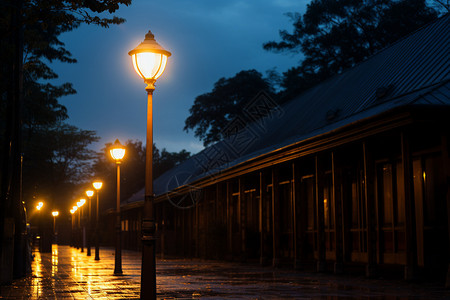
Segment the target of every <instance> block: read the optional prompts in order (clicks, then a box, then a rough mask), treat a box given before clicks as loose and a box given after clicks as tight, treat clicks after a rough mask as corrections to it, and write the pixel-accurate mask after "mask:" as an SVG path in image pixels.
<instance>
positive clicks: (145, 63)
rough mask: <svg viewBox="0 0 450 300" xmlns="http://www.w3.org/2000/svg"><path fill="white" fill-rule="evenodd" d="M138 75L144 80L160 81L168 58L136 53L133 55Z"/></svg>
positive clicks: (161, 55) (153, 54)
mask: <svg viewBox="0 0 450 300" xmlns="http://www.w3.org/2000/svg"><path fill="white" fill-rule="evenodd" d="M131 59H132V61H133V67H134V70H135V71H136V73H138V75H139V76H141V78H143V79H146V80H148V79H154V80H156V79H158V78H159V76H161V75H162V73H163V72H164V69H165V68H166V64H167V56H166V55H163V54H159V53H136V54H133V55H131Z"/></svg>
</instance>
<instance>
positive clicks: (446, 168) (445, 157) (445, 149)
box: [441, 134, 450, 289]
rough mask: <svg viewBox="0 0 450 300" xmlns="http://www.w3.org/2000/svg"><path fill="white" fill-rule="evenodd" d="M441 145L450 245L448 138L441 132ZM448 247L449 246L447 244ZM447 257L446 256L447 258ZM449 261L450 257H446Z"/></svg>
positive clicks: (449, 272) (449, 274) (449, 285)
mask: <svg viewBox="0 0 450 300" xmlns="http://www.w3.org/2000/svg"><path fill="white" fill-rule="evenodd" d="M441 147H442V163H443V168H444V178H445V183H446V185H447V194H446V200H447V221H448V234H449V236H448V239H449V243H448V244H449V245H450V159H449V156H448V155H449V152H448V138H447V135H445V134H443V135H442V137H441ZM449 247H450V246H449ZM447 259H448V258H447ZM448 261H450V259H448ZM445 287H446V288H447V289H448V288H450V263H449V265H448V268H447V279H446V280H445Z"/></svg>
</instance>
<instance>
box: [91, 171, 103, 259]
mask: <svg viewBox="0 0 450 300" xmlns="http://www.w3.org/2000/svg"><path fill="white" fill-rule="evenodd" d="M92 186H93V187H94V189H95V190H96V191H97V209H96V210H95V214H96V216H95V260H100V245H99V236H98V235H99V232H98V201H99V194H100V189H101V188H102V186H103V182H101V181H100V180H96V181H94V182H93V183H92Z"/></svg>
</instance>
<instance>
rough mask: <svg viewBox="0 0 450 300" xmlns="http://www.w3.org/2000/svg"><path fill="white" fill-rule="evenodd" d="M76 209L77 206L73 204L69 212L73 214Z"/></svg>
mask: <svg viewBox="0 0 450 300" xmlns="http://www.w3.org/2000/svg"><path fill="white" fill-rule="evenodd" d="M77 209H78V206H76V205H74V206H73V207H72V209H71V210H70V213H71V214H74V213H75V212H76V211H77Z"/></svg>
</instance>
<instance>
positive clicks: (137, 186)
mask: <svg viewBox="0 0 450 300" xmlns="http://www.w3.org/2000/svg"><path fill="white" fill-rule="evenodd" d="M111 145H112V143H107V144H105V147H104V148H103V149H102V151H101V152H99V153H97V156H96V159H95V161H94V164H93V177H94V178H101V179H102V180H103V182H104V185H105V187H106V188H105V189H103V191H102V199H103V200H102V209H106V208H109V207H115V203H116V202H115V201H116V200H115V199H116V191H115V188H112V187H115V186H116V169H115V168H116V167H115V164H114V161H113V160H112V158H111V155H110V153H109V148H110V147H111ZM124 145H125V147H126V152H125V158H124V161H123V162H122V165H121V178H120V179H121V199H122V201H123V200H126V199H128V198H129V197H131V196H132V195H133V194H134V193H136V192H138V191H139V190H141V189H142V188H143V187H144V185H145V154H146V150H145V146H143V144H142V142H141V141H138V140H135V141H132V140H128V141H126V142H125V144H124ZM189 157H190V153H189V152H187V151H186V150H184V149H183V150H181V151H180V152H169V151H167V150H166V149H165V148H163V149H162V150H161V151H160V150H159V149H158V148H157V147H156V144H153V177H154V178H155V179H156V178H157V177H158V176H160V175H161V174H163V173H164V172H166V171H168V170H170V169H171V168H173V167H175V166H176V165H178V164H180V163H181V162H183V161H185V160H186V159H188V158H189Z"/></svg>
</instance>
